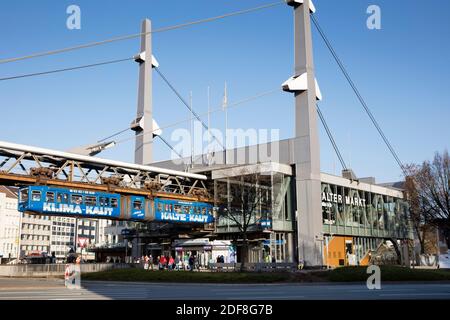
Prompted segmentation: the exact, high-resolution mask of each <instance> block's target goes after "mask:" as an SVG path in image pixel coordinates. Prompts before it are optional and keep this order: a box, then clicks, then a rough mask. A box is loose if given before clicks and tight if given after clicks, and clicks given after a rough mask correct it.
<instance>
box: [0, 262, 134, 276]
mask: <svg viewBox="0 0 450 320" xmlns="http://www.w3.org/2000/svg"><path fill="white" fill-rule="evenodd" d="M80 266H81V273H89V272H97V271H105V270H111V269H125V268H130V267H131V266H130V265H128V264H126V263H82V264H81V265H80ZM65 270H66V264H63V263H61V264H60V263H57V264H16V265H1V266H0V277H54V276H62V275H64V272H65Z"/></svg>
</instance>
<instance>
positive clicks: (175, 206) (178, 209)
mask: <svg viewBox="0 0 450 320" xmlns="http://www.w3.org/2000/svg"><path fill="white" fill-rule="evenodd" d="M173 211H175V212H176V213H181V206H180V205H179V204H175V205H174V206H173Z"/></svg>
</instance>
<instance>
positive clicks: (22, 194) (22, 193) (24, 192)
mask: <svg viewBox="0 0 450 320" xmlns="http://www.w3.org/2000/svg"><path fill="white" fill-rule="evenodd" d="M20 201H21V202H27V201H28V188H26V189H22V190H20Z"/></svg>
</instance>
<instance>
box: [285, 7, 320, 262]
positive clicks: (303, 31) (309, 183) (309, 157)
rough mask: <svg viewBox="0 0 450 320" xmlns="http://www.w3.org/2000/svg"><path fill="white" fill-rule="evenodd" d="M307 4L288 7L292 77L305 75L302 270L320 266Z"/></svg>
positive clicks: (299, 128) (299, 112)
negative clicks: (291, 11) (291, 10)
mask: <svg viewBox="0 0 450 320" xmlns="http://www.w3.org/2000/svg"><path fill="white" fill-rule="evenodd" d="M310 1H311V0H304V1H301V2H300V1H292V2H289V3H288V4H289V5H291V6H293V8H294V37H295V40H294V50H295V71H294V77H299V76H301V75H302V74H304V73H306V74H307V90H301V91H300V90H299V91H295V92H294V95H295V140H294V163H295V172H296V173H295V174H296V192H297V227H298V229H297V232H298V254H299V255H298V256H299V262H302V263H303V264H304V266H306V267H315V266H322V265H323V257H322V248H321V246H322V242H321V239H322V207H321V197H320V194H321V182H320V145H319V136H318V128H317V127H318V124H317V112H316V99H317V95H316V81H315V74H314V59H313V46H312V35H311V18H310V8H311V3H310Z"/></svg>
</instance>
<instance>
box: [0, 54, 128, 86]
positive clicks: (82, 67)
mask: <svg viewBox="0 0 450 320" xmlns="http://www.w3.org/2000/svg"><path fill="white" fill-rule="evenodd" d="M132 59H133V58H125V59H117V60H109V61H103V62H98V63H92V64H85V65H81V66H75V67H69V68H63V69H55V70H49V71H42V72H35V73H26V74H21V75H17V76H10V77H5V78H0V81H7V80H14V79H20V78H28V77H35V76H42V75H46V74H52V73H59V72H66V71H73V70H79V69H86V68H93V67H98V66H104V65H107V64H113V63H119V62H124V61H129V60H132Z"/></svg>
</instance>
